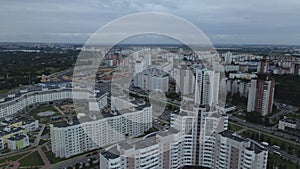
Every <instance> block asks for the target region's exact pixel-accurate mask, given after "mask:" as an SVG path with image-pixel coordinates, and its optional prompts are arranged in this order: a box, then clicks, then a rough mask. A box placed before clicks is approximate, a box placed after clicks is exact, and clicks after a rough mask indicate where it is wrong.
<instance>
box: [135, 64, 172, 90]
mask: <svg viewBox="0 0 300 169" xmlns="http://www.w3.org/2000/svg"><path fill="white" fill-rule="evenodd" d="M133 84H134V86H136V87H139V88H141V89H143V90H149V91H152V90H160V91H162V92H168V90H169V76H168V75H167V73H165V72H164V71H162V70H158V69H147V70H144V71H142V72H140V73H138V74H136V75H135V76H134V78H133Z"/></svg>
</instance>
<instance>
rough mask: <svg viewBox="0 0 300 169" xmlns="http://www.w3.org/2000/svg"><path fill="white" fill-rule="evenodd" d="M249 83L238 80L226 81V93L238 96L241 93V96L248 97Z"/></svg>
mask: <svg viewBox="0 0 300 169" xmlns="http://www.w3.org/2000/svg"><path fill="white" fill-rule="evenodd" d="M249 85H250V84H249V82H247V81H243V80H236V79H227V80H226V91H227V93H231V94H236V93H239V94H240V96H244V97H248V92H249Z"/></svg>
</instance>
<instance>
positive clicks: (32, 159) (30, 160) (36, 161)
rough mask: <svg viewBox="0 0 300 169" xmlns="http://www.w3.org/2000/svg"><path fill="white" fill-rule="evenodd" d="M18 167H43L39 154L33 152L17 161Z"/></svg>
mask: <svg viewBox="0 0 300 169" xmlns="http://www.w3.org/2000/svg"><path fill="white" fill-rule="evenodd" d="M19 162H20V166H41V165H44V162H43V160H42V158H41V157H40V154H39V153H38V152H37V151H35V152H33V153H31V154H29V155H28V156H26V157H25V158H23V159H22V160H20V161H19Z"/></svg>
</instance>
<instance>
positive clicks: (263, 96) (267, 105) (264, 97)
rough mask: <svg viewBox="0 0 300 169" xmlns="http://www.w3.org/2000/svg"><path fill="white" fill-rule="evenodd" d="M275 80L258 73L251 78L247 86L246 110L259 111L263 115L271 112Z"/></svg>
mask: <svg viewBox="0 0 300 169" xmlns="http://www.w3.org/2000/svg"><path fill="white" fill-rule="evenodd" d="M274 91H275V81H274V80H273V79H269V77H268V76H263V75H260V76H259V77H258V79H257V80H256V79H252V80H251V82H250V87H249V94H248V105H247V111H248V112H251V111H256V112H260V113H261V115H263V116H265V115H268V114H270V113H272V108H273V99H274Z"/></svg>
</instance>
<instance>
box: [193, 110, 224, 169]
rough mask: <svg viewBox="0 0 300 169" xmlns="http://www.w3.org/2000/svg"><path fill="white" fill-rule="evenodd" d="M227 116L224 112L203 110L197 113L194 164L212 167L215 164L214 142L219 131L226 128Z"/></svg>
mask: <svg viewBox="0 0 300 169" xmlns="http://www.w3.org/2000/svg"><path fill="white" fill-rule="evenodd" d="M227 127H228V116H227V115H226V114H225V112H220V111H219V110H215V111H205V109H200V111H199V113H198V114H197V132H196V146H195V164H196V165H199V166H204V167H209V168H213V166H214V164H215V157H214V156H215V142H216V136H217V134H218V133H219V132H222V131H224V130H227Z"/></svg>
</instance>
